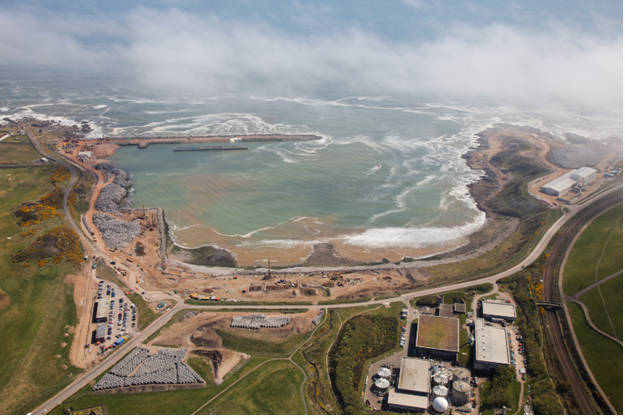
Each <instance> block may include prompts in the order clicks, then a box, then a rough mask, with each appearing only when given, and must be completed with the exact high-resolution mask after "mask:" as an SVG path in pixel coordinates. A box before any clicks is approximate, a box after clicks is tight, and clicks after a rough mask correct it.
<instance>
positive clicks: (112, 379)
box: [93, 347, 204, 391]
mask: <svg viewBox="0 0 625 418" xmlns="http://www.w3.org/2000/svg"><path fill="white" fill-rule="evenodd" d="M149 352H150V350H148V349H147V348H143V347H137V348H135V349H134V351H133V352H132V353H130V354H129V355H128V356H127V357H126V358H125V359H123V360H122V361H121V362H119V363H118V364H117V365H116V366H115V367H113V368H112V369H111V371H110V372H108V373H107V374H105V375H104V376H103V377H102V379H100V381H99V382H98V383H96V384H95V385H94V386H93V390H94V391H98V390H104V389H116V388H121V387H127V386H138V385H176V384H178V385H184V384H193V383H204V379H202V378H201V377H200V376H199V375H198V374H197V373H196V372H194V371H193V369H191V368H190V367H189V366H187V364H186V363H184V357H185V354H186V352H187V349H186V348H183V349H181V350H170V349H167V348H163V349H161V350H160V351H159V352H158V353H156V354H154V355H152V356H150V354H149ZM133 372H134V373H133Z"/></svg>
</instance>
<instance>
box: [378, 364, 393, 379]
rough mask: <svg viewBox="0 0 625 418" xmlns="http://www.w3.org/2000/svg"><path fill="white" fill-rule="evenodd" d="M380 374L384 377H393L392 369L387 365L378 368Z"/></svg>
mask: <svg viewBox="0 0 625 418" xmlns="http://www.w3.org/2000/svg"><path fill="white" fill-rule="evenodd" d="M378 376H380V377H383V378H385V379H386V378H389V377H391V371H390V370H389V369H387V368H386V367H380V368H379V369H378Z"/></svg>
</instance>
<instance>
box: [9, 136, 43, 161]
mask: <svg viewBox="0 0 625 418" xmlns="http://www.w3.org/2000/svg"><path fill="white" fill-rule="evenodd" d="M40 158H41V155H39V153H38V152H37V150H36V149H35V147H34V146H33V144H32V143H31V142H30V139H28V136H26V135H17V136H14V137H9V138H6V139H4V140H3V141H1V142H0V163H12V164H16V163H17V164H23V163H30V162H31V161H33V160H38V159H40Z"/></svg>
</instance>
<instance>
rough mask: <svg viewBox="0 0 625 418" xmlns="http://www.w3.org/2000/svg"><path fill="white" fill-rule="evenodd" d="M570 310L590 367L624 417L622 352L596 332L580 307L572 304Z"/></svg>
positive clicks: (616, 345)
mask: <svg viewBox="0 0 625 418" xmlns="http://www.w3.org/2000/svg"><path fill="white" fill-rule="evenodd" d="M567 307H568V309H569V313H570V315H571V322H572V323H573V327H574V329H575V334H576V335H577V340H578V341H579V343H580V345H581V347H582V353H583V354H584V357H585V359H586V362H587V363H588V366H589V367H590V369H591V370H592V372H593V373H594V375H595V378H596V379H597V382H598V383H599V385H600V386H601V389H603V391H604V392H605V394H606V396H608V397H609V398H610V402H611V403H612V405H613V406H614V408H615V409H616V410H617V411H618V412H619V413H621V414H622V413H623V348H622V347H621V346H620V345H618V344H617V343H615V342H614V341H611V340H609V339H608V338H606V337H604V336H602V335H601V334H599V333H598V332H596V331H595V330H593V329H592V328H591V327H590V326H589V325H588V323H587V322H586V318H585V317H584V312H583V311H582V308H581V307H580V306H579V305H577V304H576V303H574V302H569V303H568V304H567Z"/></svg>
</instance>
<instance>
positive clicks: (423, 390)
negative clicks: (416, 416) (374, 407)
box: [388, 357, 432, 413]
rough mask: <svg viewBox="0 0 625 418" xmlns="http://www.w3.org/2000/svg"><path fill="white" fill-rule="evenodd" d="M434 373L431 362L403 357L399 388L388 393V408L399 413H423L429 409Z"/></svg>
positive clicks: (398, 381) (398, 382)
mask: <svg viewBox="0 0 625 418" xmlns="http://www.w3.org/2000/svg"><path fill="white" fill-rule="evenodd" d="M431 381H432V371H431V369H430V362H429V361H428V360H422V359H420V358H414V357H402V359H401V366H400V370H399V379H398V380H397V388H391V389H390V390H389V392H388V406H389V408H391V409H395V410H399V411H410V412H420V413H423V412H425V411H426V410H427V409H428V405H429V402H428V399H429V398H428V397H429V395H430V392H431Z"/></svg>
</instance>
